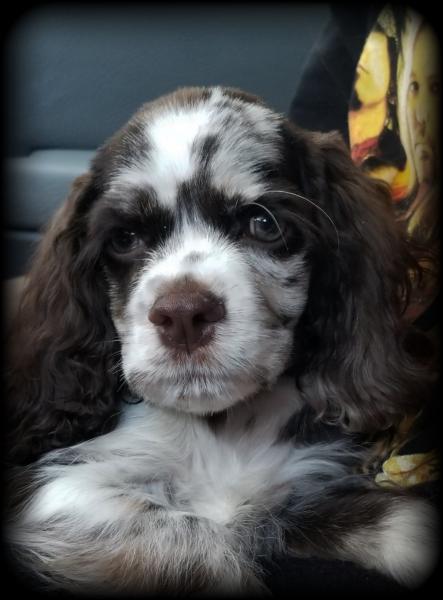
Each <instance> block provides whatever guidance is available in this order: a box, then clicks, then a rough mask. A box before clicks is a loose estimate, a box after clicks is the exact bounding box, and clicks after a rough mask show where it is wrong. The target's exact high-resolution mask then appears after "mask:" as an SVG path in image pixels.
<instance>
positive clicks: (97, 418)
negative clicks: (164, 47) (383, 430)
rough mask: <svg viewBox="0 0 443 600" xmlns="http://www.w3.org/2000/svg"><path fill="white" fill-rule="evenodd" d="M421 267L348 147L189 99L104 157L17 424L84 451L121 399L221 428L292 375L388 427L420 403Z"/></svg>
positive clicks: (83, 194)
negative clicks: (416, 317)
mask: <svg viewBox="0 0 443 600" xmlns="http://www.w3.org/2000/svg"><path fill="white" fill-rule="evenodd" d="M409 264H410V263H409V255H408V253H407V251H406V246H405V244H404V242H403V241H402V239H401V236H400V235H399V232H398V231H397V228H396V226H395V223H394V221H393V219H392V215H391V212H390V206H389V200H388V197H387V195H386V193H385V192H384V190H383V189H382V188H381V187H380V185H378V184H377V183H375V182H374V181H371V180H370V179H368V178H366V177H365V176H363V175H362V174H361V173H360V172H359V170H358V169H357V168H356V167H355V166H354V165H353V164H352V161H351V160H350V158H349V156H348V153H347V150H346V148H345V147H344V144H342V142H341V141H340V139H339V136H338V135H336V134H327V135H325V134H315V133H308V132H305V131H302V130H300V129H298V128H297V127H296V126H295V125H293V124H291V123H290V122H288V121H287V120H286V119H284V118H283V117H282V116H281V115H278V114H275V113H274V112H273V111H271V110H270V109H269V108H267V107H266V106H265V105H264V104H263V103H262V102H261V101H259V100H258V99H257V98H255V97H252V96H250V95H247V94H245V93H243V92H240V91H237V90H232V89H225V88H219V87H217V88H210V89H203V88H190V89H184V90H179V91H178V92H176V93H174V94H171V95H169V96H166V97H163V98H161V99H160V100H158V101H155V102H152V103H150V104H147V105H145V106H143V107H142V109H141V110H140V111H139V112H138V113H137V114H136V115H135V116H134V117H133V118H132V119H131V120H130V122H129V123H128V124H127V125H126V126H125V127H124V128H123V129H122V130H120V131H119V132H117V134H116V135H115V136H114V137H113V138H111V139H110V140H109V142H108V143H106V144H105V145H104V146H103V147H102V148H101V149H100V150H99V151H98V153H97V156H96V158H95V160H94V162H93V164H92V166H91V171H90V173H88V174H86V175H85V176H83V177H82V178H80V179H79V180H78V181H77V182H76V185H75V186H74V189H73V192H72V194H71V196H70V198H69V199H68V201H67V202H66V204H65V205H64V206H63V207H62V208H61V210H60V211H59V213H58V214H57V215H56V217H55V219H54V221H53V223H52V225H51V227H50V228H49V230H48V232H47V233H46V236H45V239H44V241H43V244H42V246H41V248H40V251H39V254H38V255H37V257H36V260H35V263H34V267H33V270H32V272H31V274H30V280H29V284H28V288H27V291H26V293H25V295H24V299H23V304H22V310H21V313H20V315H19V330H18V332H17V334H16V336H15V339H16V342H17V347H18V350H16V351H15V352H14V356H15V359H13V361H12V364H13V369H12V371H13V377H12V380H13V389H15V390H16V393H15V394H14V393H13V396H14V397H16V400H15V402H17V403H19V402H20V405H18V406H19V408H20V410H17V411H15V414H16V415H19V414H20V417H18V416H17V417H16V418H17V423H16V426H17V427H19V428H21V429H22V434H23V430H24V429H25V428H26V430H27V431H28V432H31V433H32V436H33V439H37V438H38V437H39V438H40V442H35V443H34V444H37V445H38V444H41V445H42V447H43V446H44V444H45V443H46V442H45V441H44V439H43V436H42V435H41V432H42V430H43V429H46V433H48V432H49V431H52V436H53V437H52V442H50V444H52V445H57V444H65V443H67V441H68V442H70V441H73V440H76V439H82V438H84V437H88V436H90V435H94V434H96V433H97V432H98V431H101V430H102V428H103V423H104V421H106V419H107V418H109V417H110V415H111V414H112V413H113V412H114V411H115V398H116V396H117V395H118V390H119V388H121V386H122V385H124V386H126V385H127V386H128V387H129V389H130V390H131V391H132V393H134V394H135V395H137V396H140V397H142V398H144V399H145V400H148V401H150V402H153V403H156V404H160V405H162V406H165V407H168V408H173V409H177V410H180V411H187V412H192V413H197V414H208V413H214V412H217V411H221V410H223V409H226V408H227V407H230V406H232V405H233V404H235V403H237V402H240V401H242V400H244V399H246V398H251V397H253V396H254V394H256V393H257V392H258V391H259V390H261V389H263V388H266V387H268V388H269V387H272V385H273V383H274V382H275V381H276V380H277V379H278V377H279V376H280V375H281V374H282V373H283V372H285V371H289V372H292V373H293V374H294V376H295V377H296V378H297V381H298V383H299V386H300V389H301V391H302V393H303V394H304V397H305V398H306V401H307V402H309V403H310V404H312V405H313V406H314V408H315V409H316V410H317V412H318V414H319V415H323V417H324V418H325V419H329V420H335V421H339V422H340V423H341V424H343V425H346V426H348V427H351V428H354V429H361V430H364V429H372V428H375V427H384V426H387V425H389V424H390V423H391V422H393V421H395V419H396V418H398V417H399V415H401V414H403V412H404V410H405V409H406V408H407V407H408V406H410V405H412V404H413V399H414V395H415V394H416V390H417V385H415V384H414V382H418V378H417V377H418V376H417V371H416V369H415V368H414V367H413V365H412V363H411V361H410V359H409V356H408V355H407V354H406V352H405V351H404V349H403V346H402V339H401V338H402V331H403V327H402V322H401V308H402V304H403V303H404V300H405V298H406V296H407V286H408V284H407V282H408V276H407V269H408V266H409ZM17 357H18V358H17ZM14 360H15V363H14ZM31 433H30V434H29V435H30V436H31ZM32 436H31V437H32Z"/></svg>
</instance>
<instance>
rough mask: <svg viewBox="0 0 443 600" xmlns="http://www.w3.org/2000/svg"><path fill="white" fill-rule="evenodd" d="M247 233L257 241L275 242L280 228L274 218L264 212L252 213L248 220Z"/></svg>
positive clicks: (279, 234)
mask: <svg viewBox="0 0 443 600" xmlns="http://www.w3.org/2000/svg"><path fill="white" fill-rule="evenodd" d="M249 235H250V237H252V238H254V239H255V240H258V241H259V242H268V243H271V242H276V241H277V240H278V239H280V237H281V235H282V230H281V228H280V226H279V224H278V222H277V221H276V219H275V218H274V217H273V216H272V215H270V214H267V213H265V212H263V213H260V214H257V215H254V216H253V217H251V218H250V220H249Z"/></svg>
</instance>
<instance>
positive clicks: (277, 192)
mask: <svg viewBox="0 0 443 600" xmlns="http://www.w3.org/2000/svg"><path fill="white" fill-rule="evenodd" d="M266 193H267V194H270V193H272V194H288V195H290V196H295V197H296V198H300V199H301V200H305V201H306V202H309V204H311V205H312V206H313V207H314V208H316V209H317V210H319V211H320V212H321V213H323V214H324V216H325V217H326V218H327V219H328V220H329V222H330V223H331V225H332V227H333V228H334V231H335V235H336V237H337V252H339V251H340V235H339V233H338V229H337V226H336V224H335V223H334V221H333V219H331V217H330V216H329V215H328V213H327V212H326V211H325V210H324V209H323V208H322V207H321V206H319V205H318V204H316V203H315V202H314V201H313V200H310V199H309V198H306V196H302V195H301V194H297V193H296V192H288V191H287V190H268V191H267V192H266Z"/></svg>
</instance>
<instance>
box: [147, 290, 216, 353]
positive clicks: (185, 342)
mask: <svg viewBox="0 0 443 600" xmlns="http://www.w3.org/2000/svg"><path fill="white" fill-rule="evenodd" d="M225 313H226V311H225V306H224V304H223V302H222V301H221V300H220V299H219V298H217V297H216V296H214V295H213V294H211V293H210V292H203V291H195V292H194V291H192V292H191V291H178V292H170V293H168V294H165V295H163V296H160V297H159V298H158V299H157V300H156V301H155V302H154V304H153V306H152V308H151V310H150V311H149V320H150V321H151V323H154V325H156V326H157V327H158V331H159V333H160V337H161V339H162V341H163V343H164V344H165V345H167V346H170V347H173V348H176V349H181V350H185V351H187V352H188V353H191V352H192V351H193V350H196V349H197V348H200V347H201V346H204V345H206V344H207V343H208V342H209V341H210V340H211V339H212V337H213V335H214V330H215V323H217V322H219V321H221V320H222V319H224V317H225Z"/></svg>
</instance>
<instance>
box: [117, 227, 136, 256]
mask: <svg viewBox="0 0 443 600" xmlns="http://www.w3.org/2000/svg"><path fill="white" fill-rule="evenodd" d="M141 244H142V240H141V239H140V238H139V237H138V236H137V234H136V233H134V232H133V231H127V230H125V229H119V230H117V231H115V232H114V234H113V236H112V237H111V239H110V241H109V245H110V248H111V250H113V251H114V252H115V253H117V254H127V253H129V252H132V251H134V250H135V249H136V248H138V247H139V246H140V245H141Z"/></svg>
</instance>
